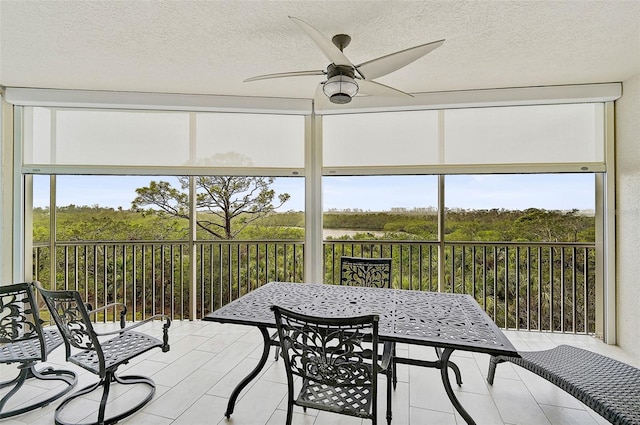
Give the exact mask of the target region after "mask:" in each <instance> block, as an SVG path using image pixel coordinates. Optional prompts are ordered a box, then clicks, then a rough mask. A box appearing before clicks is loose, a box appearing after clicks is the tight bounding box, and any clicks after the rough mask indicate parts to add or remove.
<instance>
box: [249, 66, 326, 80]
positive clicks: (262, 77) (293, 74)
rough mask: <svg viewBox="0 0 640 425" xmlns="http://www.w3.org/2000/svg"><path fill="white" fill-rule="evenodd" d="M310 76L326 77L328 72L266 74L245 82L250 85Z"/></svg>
mask: <svg viewBox="0 0 640 425" xmlns="http://www.w3.org/2000/svg"><path fill="white" fill-rule="evenodd" d="M308 75H326V71H323V70H321V69H320V70H318V71H294V72H279V73H277V74H265V75H258V76H256V77H251V78H247V79H246V80H244V82H245V83H248V82H249V81H258V80H268V79H271V78H286V77H304V76H308Z"/></svg>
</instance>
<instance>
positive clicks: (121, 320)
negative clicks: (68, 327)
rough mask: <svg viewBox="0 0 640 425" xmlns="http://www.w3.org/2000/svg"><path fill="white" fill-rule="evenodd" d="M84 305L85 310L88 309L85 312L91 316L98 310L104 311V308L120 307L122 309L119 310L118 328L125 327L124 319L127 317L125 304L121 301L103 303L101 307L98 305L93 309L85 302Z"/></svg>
mask: <svg viewBox="0 0 640 425" xmlns="http://www.w3.org/2000/svg"><path fill="white" fill-rule="evenodd" d="M85 305H86V307H87V310H88V311H87V314H88V315H89V316H91V315H92V314H94V313H98V312H101V311H104V310H106V309H108V308H113V307H122V310H121V311H120V329H124V327H125V319H126V317H127V306H126V305H124V304H122V303H110V304H107V305H104V306H102V307H98V308H95V309H94V308H93V307H92V306H91V304H89V303H86V304H85Z"/></svg>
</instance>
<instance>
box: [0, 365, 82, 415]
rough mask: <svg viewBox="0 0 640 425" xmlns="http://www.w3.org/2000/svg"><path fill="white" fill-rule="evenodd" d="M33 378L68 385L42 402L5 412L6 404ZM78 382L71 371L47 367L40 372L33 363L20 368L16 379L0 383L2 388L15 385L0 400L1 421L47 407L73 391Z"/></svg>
mask: <svg viewBox="0 0 640 425" xmlns="http://www.w3.org/2000/svg"><path fill="white" fill-rule="evenodd" d="M31 378H34V379H38V380H43V381H51V380H55V381H62V382H64V383H65V384H66V385H65V386H64V388H62V390H60V391H58V392H57V393H55V394H53V395H52V396H50V397H48V398H46V399H44V400H40V401H39V402H37V403H32V404H29V405H27V406H24V407H21V408H19V409H14V410H9V411H6V412H5V411H4V407H5V405H6V403H7V402H8V401H9V399H10V398H11V397H13V395H14V394H16V393H17V392H18V390H19V389H20V388H22V386H23V385H24V383H25V382H26V380H27V379H31ZM76 382H77V377H76V374H75V373H74V372H72V371H70V370H56V369H53V368H52V367H46V368H44V369H42V370H41V371H38V370H36V368H35V367H34V364H33V363H31V364H28V365H25V366H22V367H20V373H19V374H18V376H17V377H16V378H14V379H12V380H10V381H5V382H1V383H0V388H4V387H8V386H10V385H13V388H12V389H11V390H10V391H9V392H8V393H7V394H5V396H4V397H3V398H2V400H0V419H4V418H9V417H11V416H16V415H21V414H23V413H26V412H29V411H31V410H35V409H39V408H40V407H44V406H47V405H48V404H50V403H51V402H52V401H54V400H57V399H58V398H60V397H62V396H63V395H65V394H66V393H68V392H69V391H71V389H72V388H73V387H74V386H75V385H76Z"/></svg>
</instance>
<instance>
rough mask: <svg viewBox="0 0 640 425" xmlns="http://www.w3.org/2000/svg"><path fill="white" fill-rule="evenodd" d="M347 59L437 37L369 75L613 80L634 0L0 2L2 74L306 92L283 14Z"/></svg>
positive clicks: (418, 83) (634, 47)
mask: <svg viewBox="0 0 640 425" xmlns="http://www.w3.org/2000/svg"><path fill="white" fill-rule="evenodd" d="M289 15H291V16H296V17H299V18H301V19H303V20H304V21H306V22H308V23H310V24H311V25H313V26H314V27H316V28H317V29H318V30H319V31H321V32H322V33H323V34H325V35H326V36H327V37H328V38H331V37H332V36H333V35H334V34H337V33H346V34H349V35H351V37H352V41H351V44H350V45H349V46H348V47H347V48H346V49H345V54H346V55H347V57H349V59H351V61H352V62H353V63H356V64H358V63H361V62H365V61H367V60H370V59H373V58H376V57H379V56H382V55H385V54H388V53H392V52H395V51H397V50H401V49H405V48H408V47H412V46H415V45H418V44H422V43H427V42H431V41H435V40H439V39H442V38H444V39H446V42H445V43H444V45H443V46H442V47H440V48H438V49H437V50H435V51H434V52H432V53H430V54H428V55H427V56H425V57H423V58H421V59H419V60H417V61H416V62H414V63H412V64H410V65H408V66H407V67H405V68H403V69H401V70H399V71H396V72H394V73H391V74H389V75H387V76H385V77H382V78H380V79H378V80H377V81H379V82H381V83H384V84H387V85H391V86H393V87H396V88H398V89H400V90H403V91H406V92H410V93H421V92H434V91H446V90H463V89H483V88H501V87H528V86H541V85H559V84H581V83H600V82H620V81H624V80H626V79H627V78H630V77H631V76H633V75H635V74H638V73H639V72H640V1H638V0H631V1H613V0H612V1H583V0H570V1H497V0H496V1H493V0H492V1H490V0H481V1H449V0H447V1H307V0H300V1H266V0H265V1H231V0H229V1H161V0H154V1H150V0H144V1H142V0H129V1H14V0H0V85H3V86H9V87H38V88H62V89H88V90H117V91H139V92H162V93H194V94H217V95H246V96H275V97H298V98H310V97H312V96H313V94H314V91H315V87H316V84H317V83H318V82H319V81H320V79H321V77H296V78H292V79H278V80H266V81H257V82H251V83H243V80H244V79H246V78H248V77H252V76H255V75H260V74H267V73H276V72H286V71H300V70H312V69H325V68H326V66H327V65H328V60H327V59H326V58H325V57H324V55H323V54H322V53H321V51H320V50H319V49H318V48H317V47H316V46H315V45H314V44H313V42H312V41H311V40H310V39H309V38H308V37H307V36H306V34H304V33H303V32H302V30H301V29H300V28H299V27H298V26H297V25H295V24H294V22H292V21H291V20H290V19H288V16H289Z"/></svg>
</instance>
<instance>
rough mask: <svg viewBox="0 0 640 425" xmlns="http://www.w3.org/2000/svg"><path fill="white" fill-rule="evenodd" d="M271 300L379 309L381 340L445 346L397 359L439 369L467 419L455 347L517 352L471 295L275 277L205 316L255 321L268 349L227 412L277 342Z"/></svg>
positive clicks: (302, 308)
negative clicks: (455, 382)
mask: <svg viewBox="0 0 640 425" xmlns="http://www.w3.org/2000/svg"><path fill="white" fill-rule="evenodd" d="M272 305H278V306H281V307H284V308H287V309H290V310H293V311H297V312H300V313H303V314H306V315H311V316H320V317H352V316H361V315H365V314H377V315H378V316H379V317H380V321H379V339H380V341H381V342H384V341H391V342H396V343H405V344H416V345H423V346H431V347H441V348H442V355H441V356H440V359H438V360H436V361H426V360H419V359H411V358H401V357H398V358H396V361H397V363H403V364H408V365H413V366H423V367H432V368H437V369H440V375H441V377H442V383H443V385H444V389H445V391H446V393H447V395H448V396H449V399H450V400H451V403H452V404H453V406H454V407H455V409H456V410H457V411H458V413H459V414H460V415H461V416H462V417H463V418H464V420H465V421H466V422H467V423H468V424H475V422H474V420H473V418H472V417H471V416H470V415H469V413H467V411H466V410H465V409H464V408H463V407H462V405H461V404H460V402H459V401H458V399H457V397H456V396H455V393H454V392H453V389H452V388H451V382H450V381H449V374H448V373H447V369H448V367H449V365H450V362H449V358H450V356H451V354H452V353H453V351H454V350H463V351H471V352H476V353H486V354H491V355H496V356H500V355H503V356H514V357H519V355H518V353H517V351H516V349H515V348H514V347H513V345H512V344H511V342H510V341H509V340H508V339H507V337H506V336H505V335H504V334H503V333H502V331H501V330H500V328H498V327H497V326H496V324H495V323H493V321H492V320H491V318H490V317H489V316H488V315H487V314H486V313H485V312H484V311H483V310H482V309H481V308H480V306H479V305H478V303H477V302H476V301H475V299H473V298H472V297H471V296H470V295H465V294H449V293H439V292H422V291H415V290H403V289H385V288H364V287H356V286H338V285H325V284H315V283H284V282H271V283H268V284H266V285H264V286H262V287H260V288H257V289H255V290H253V291H251V292H249V293H247V294H246V295H243V296H242V297H240V298H238V299H237V300H235V301H232V302H231V303H229V304H227V305H225V306H224V307H222V308H220V309H218V310H216V311H214V312H213V313H209V314H207V315H206V316H205V317H204V318H203V320H207V321H213V322H220V323H234V324H239V325H250V326H256V327H258V329H259V330H260V332H261V334H262V338H263V341H264V348H263V352H262V357H261V358H260V361H259V362H258V365H257V366H256V367H255V368H254V369H253V370H252V371H251V372H250V373H249V374H248V375H247V376H246V377H245V378H244V379H243V380H242V381H241V382H240V383H239V384H238V385H237V386H236V388H235V389H234V390H233V393H232V394H231V396H230V398H229V403H228V405H227V411H226V412H225V415H226V416H227V417H230V416H231V414H232V413H233V409H234V407H235V403H236V400H237V398H238V396H239V395H240V392H241V391H242V389H243V388H244V387H246V386H247V384H249V382H251V380H253V379H254V378H255V377H256V376H258V374H259V373H260V371H261V370H262V368H263V367H264V365H265V364H266V362H267V357H268V356H269V349H270V347H271V346H272V345H276V344H277V342H275V341H273V340H272V339H271V338H270V336H269V331H268V328H275V327H276V323H275V318H274V314H273V312H272V311H271V306H272Z"/></svg>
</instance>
